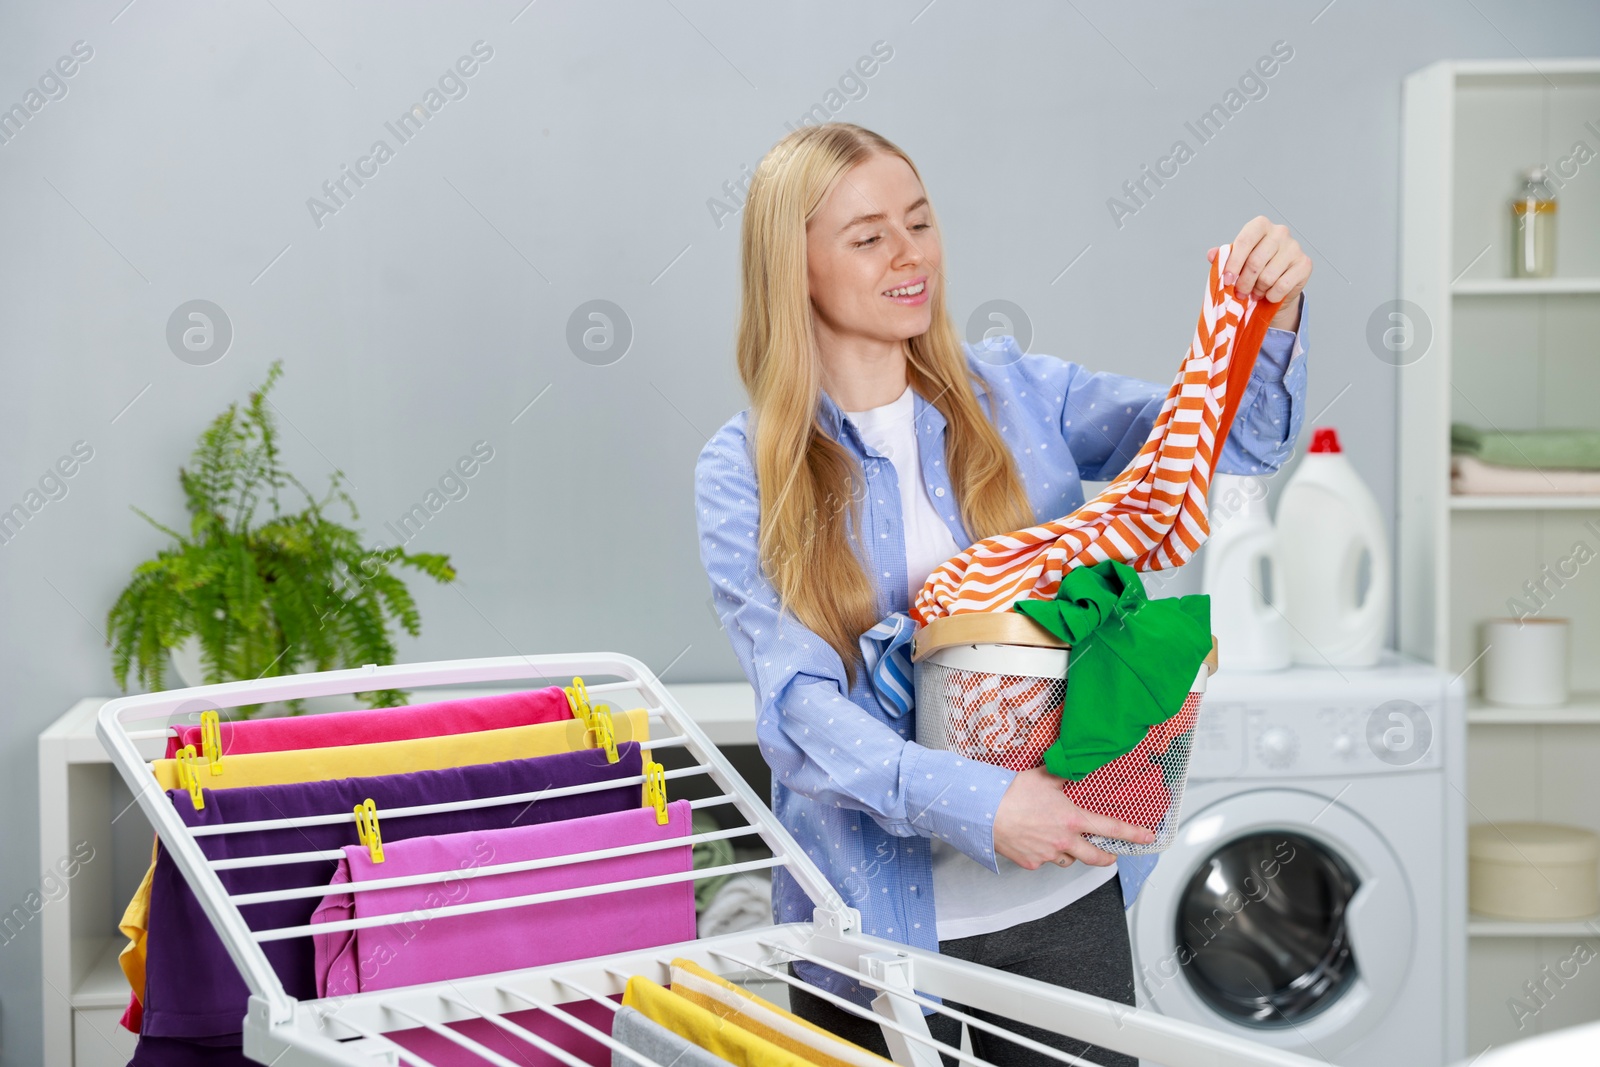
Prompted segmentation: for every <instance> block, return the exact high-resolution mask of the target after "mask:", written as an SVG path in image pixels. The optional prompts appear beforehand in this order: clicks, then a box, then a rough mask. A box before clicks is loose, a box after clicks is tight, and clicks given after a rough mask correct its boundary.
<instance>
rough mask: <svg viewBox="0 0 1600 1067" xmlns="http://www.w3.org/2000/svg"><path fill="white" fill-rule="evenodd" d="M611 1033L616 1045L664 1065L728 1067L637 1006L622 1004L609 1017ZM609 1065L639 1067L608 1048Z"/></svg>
mask: <svg viewBox="0 0 1600 1067" xmlns="http://www.w3.org/2000/svg"><path fill="white" fill-rule="evenodd" d="M611 1036H612V1037H613V1038H615V1039H616V1041H617V1043H618V1044H621V1045H626V1046H627V1047H628V1048H631V1049H633V1051H635V1052H637V1053H639V1054H640V1055H642V1056H644V1057H645V1059H648V1060H653V1061H655V1062H656V1063H660V1064H665V1065H667V1067H729V1064H728V1061H727V1060H725V1059H723V1058H722V1057H720V1056H713V1055H712V1054H711V1053H709V1052H707V1051H706V1050H705V1049H703V1048H701V1047H700V1046H699V1045H697V1044H695V1043H694V1042H693V1041H690V1040H689V1039H688V1038H686V1037H679V1036H678V1035H677V1034H675V1033H673V1032H672V1031H671V1030H668V1029H667V1028H666V1027H665V1026H662V1025H661V1024H660V1023H658V1022H656V1021H655V1020H654V1019H650V1018H647V1017H646V1016H645V1015H644V1014H643V1013H641V1012H640V1011H639V1009H638V1008H630V1007H627V1006H626V1005H624V1006H623V1007H622V1009H621V1010H620V1011H618V1012H617V1014H616V1015H615V1016H614V1017H613V1018H612V1020H611ZM611 1067H639V1065H638V1064H636V1063H634V1062H633V1061H632V1060H630V1059H628V1057H626V1056H624V1055H623V1054H622V1053H620V1052H618V1051H617V1050H616V1049H612V1050H611Z"/></svg>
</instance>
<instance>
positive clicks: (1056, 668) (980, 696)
mask: <svg viewBox="0 0 1600 1067" xmlns="http://www.w3.org/2000/svg"><path fill="white" fill-rule="evenodd" d="M1070 655H1071V651H1070V648H1069V647H1068V646H1067V645H1066V644H1065V643H1063V642H1062V641H1060V640H1058V639H1057V638H1056V637H1055V635H1053V634H1051V633H1050V632H1049V631H1047V630H1045V629H1044V628H1043V627H1041V626H1039V625H1038V624H1037V623H1035V622H1034V621H1033V620H1032V619H1029V618H1028V617H1027V616H1025V615H1021V614H1018V613H1016V612H973V613H971V614H966V615H951V616H946V617H945V618H942V619H936V620H934V621H933V622H931V623H929V624H928V625H927V626H925V627H923V628H922V629H921V630H919V631H918V633H917V637H916V643H915V647H914V651H913V653H912V660H913V662H914V663H915V671H916V690H917V704H916V722H917V732H916V739H917V743H918V744H920V745H922V746H924V747H926V748H940V749H948V750H950V751H952V752H957V753H960V754H961V755H963V756H967V757H969V758H971V759H976V760H982V761H983V762H985V763H993V764H998V765H999V766H1002V767H1007V768H1009V769H1011V770H1014V771H1025V770H1028V769H1030V768H1033V767H1037V766H1039V765H1040V764H1042V763H1043V762H1044V751H1045V749H1047V748H1049V747H1050V746H1051V745H1052V744H1053V743H1054V742H1055V740H1056V737H1057V736H1058V735H1059V733H1060V728H1061V704H1062V701H1063V699H1064V698H1065V696H1066V692H1067V680H1066V679H1067V663H1068V662H1069V657H1070ZM1216 656H1217V649H1216V638H1212V646H1211V653H1210V654H1209V655H1208V656H1207V657H1206V659H1205V661H1204V662H1203V663H1202V664H1201V666H1200V670H1199V672H1198V673H1197V674H1196V675H1195V680H1194V684H1193V685H1192V686H1191V687H1190V689H1189V696H1188V698H1187V699H1186V700H1185V701H1184V702H1183V707H1182V708H1181V709H1180V710H1179V711H1178V713H1177V714H1176V715H1174V716H1172V717H1171V718H1170V719H1168V720H1166V721H1165V722H1162V723H1157V724H1156V725H1155V726H1152V727H1150V728H1149V730H1148V731H1147V732H1146V733H1145V736H1144V739H1143V740H1142V741H1140V742H1139V744H1138V745H1137V746H1136V747H1135V748H1134V749H1133V750H1132V751H1130V752H1128V753H1126V754H1125V755H1123V756H1120V757H1119V758H1117V759H1115V760H1112V761H1111V762H1110V763H1107V764H1106V765H1105V766H1103V767H1101V768H1099V769H1098V770H1096V771H1095V772H1094V773H1092V774H1090V775H1088V776H1086V777H1085V778H1083V779H1081V780H1080V781H1076V782H1072V781H1069V782H1067V784H1066V785H1065V787H1063V792H1065V793H1066V794H1067V796H1069V797H1071V798H1072V801H1073V803H1075V804H1077V805H1078V806H1079V807H1080V808H1084V809H1085V810H1087V811H1092V812H1095V813H1096V814H1099V815H1105V816H1109V817H1110V818H1113V819H1121V820H1122V821H1123V822H1129V823H1133V824H1134V825H1135V826H1144V827H1147V828H1149V829H1150V830H1152V831H1154V832H1155V835H1156V836H1155V840H1154V841H1152V842H1150V843H1149V844H1142V843H1138V842H1133V841H1122V840H1118V839H1115V838H1108V837H1103V836H1101V835H1099V834H1087V835H1085V836H1086V837H1087V838H1088V839H1089V840H1090V841H1091V842H1093V843H1094V844H1095V845H1096V846H1097V847H1099V848H1102V849H1105V850H1106V851H1107V852H1114V853H1120V854H1122V855H1141V854H1144V853H1149V852H1160V851H1161V850H1162V849H1165V848H1166V847H1167V846H1168V845H1170V844H1171V843H1172V839H1173V836H1174V835H1175V834H1176V832H1177V828H1178V812H1179V809H1180V806H1181V804H1182V801H1183V790H1184V783H1185V781H1186V780H1187V778H1188V775H1189V752H1190V748H1191V746H1192V743H1193V739H1194V727H1195V723H1196V721H1197V720H1198V718H1199V715H1200V699H1201V696H1202V695H1203V694H1204V693H1205V686H1206V678H1207V676H1208V675H1209V674H1210V673H1211V671H1213V670H1215V669H1216Z"/></svg>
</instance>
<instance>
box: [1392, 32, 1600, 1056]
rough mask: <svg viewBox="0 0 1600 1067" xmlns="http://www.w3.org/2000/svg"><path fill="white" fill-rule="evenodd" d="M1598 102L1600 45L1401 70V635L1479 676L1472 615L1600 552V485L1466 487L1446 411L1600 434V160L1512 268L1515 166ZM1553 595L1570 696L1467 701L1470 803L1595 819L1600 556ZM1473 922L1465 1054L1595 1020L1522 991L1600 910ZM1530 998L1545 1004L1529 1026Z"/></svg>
mask: <svg viewBox="0 0 1600 1067" xmlns="http://www.w3.org/2000/svg"><path fill="white" fill-rule="evenodd" d="M1596 116H1600V59H1567V60H1550V59H1540V60H1537V61H1534V62H1531V63H1530V62H1528V61H1525V60H1505V61H1501V60H1494V61H1445V62H1440V63H1435V64H1433V65H1432V66H1429V67H1426V68H1424V69H1422V70H1420V71H1417V72H1416V73H1414V74H1412V75H1411V76H1410V77H1408V78H1407V79H1406V81H1405V86H1404V120H1403V121H1404V135H1403V136H1404V141H1403V149H1402V155H1403V160H1402V190H1401V226H1402V233H1401V266H1400V296H1401V298H1402V299H1404V300H1406V301H1409V302H1410V303H1411V304H1412V305H1414V307H1415V308H1416V309H1418V310H1419V311H1420V315H1421V318H1422V320H1423V321H1422V322H1421V323H1414V324H1413V325H1414V326H1420V327H1424V328H1426V329H1427V330H1428V331H1429V333H1430V334H1431V341H1430V343H1429V345H1428V347H1427V348H1426V349H1425V350H1423V351H1420V352H1408V353H1406V354H1405V356H1404V358H1403V359H1402V360H1401V362H1402V364H1403V365H1402V366H1401V367H1400V368H1399V371H1398V373H1399V379H1400V426H1399V439H1400V457H1399V462H1400V470H1399V476H1400V493H1399V558H1400V563H1401V566H1400V567H1399V568H1398V578H1399V611H1400V647H1401V650H1402V651H1404V652H1408V653H1410V654H1412V655H1415V656H1418V657H1420V658H1423V659H1427V660H1430V661H1431V662H1434V663H1438V664H1441V665H1444V666H1447V667H1448V669H1450V670H1451V671H1458V672H1463V673H1468V672H1475V671H1476V670H1477V666H1476V661H1477V658H1478V653H1479V651H1480V649H1479V642H1478V624H1479V623H1480V622H1481V621H1482V620H1484V619H1487V618H1492V617H1502V616H1506V615H1508V614H1510V613H1511V612H1510V611H1509V610H1508V601H1510V600H1511V599H1512V598H1519V599H1523V600H1524V601H1526V599H1527V590H1526V587H1525V584H1524V583H1526V582H1529V581H1537V580H1540V579H1541V577H1542V576H1543V575H1544V574H1546V573H1547V572H1544V571H1542V568H1544V567H1545V566H1546V565H1553V564H1555V563H1556V562H1557V561H1559V560H1561V559H1563V558H1565V557H1567V556H1569V555H1570V554H1571V553H1572V551H1573V548H1574V544H1575V543H1576V542H1578V541H1580V540H1581V541H1584V542H1585V543H1586V544H1587V545H1588V547H1589V548H1590V549H1591V550H1593V551H1594V552H1596V553H1597V555H1600V516H1596V515H1595V514H1593V513H1594V512H1597V511H1600V496H1592V497H1563V496H1546V495H1529V496H1525V497H1524V496H1481V497H1457V496H1452V495H1451V493H1450V423H1451V422H1452V421H1457V420H1458V421H1463V422H1470V423H1472V424H1474V425H1476V426H1479V427H1481V428H1484V429H1496V428H1498V429H1504V430H1510V429H1534V428H1541V427H1590V428H1600V411H1597V410H1596V409H1595V401H1596V399H1597V398H1600V159H1591V160H1590V161H1589V162H1588V163H1585V164H1577V163H1576V160H1575V158H1574V159H1573V163H1572V165H1570V166H1568V167H1567V168H1566V169H1565V170H1564V171H1563V170H1562V169H1560V168H1558V169H1557V176H1558V177H1559V178H1560V179H1561V181H1562V183H1563V184H1562V185H1561V186H1559V187H1557V189H1556V198H1557V202H1558V204H1559V209H1558V212H1557V216H1556V217H1557V236H1556V272H1557V275H1556V276H1555V277H1552V278H1541V279H1525V278H1512V277H1509V274H1510V265H1509V262H1510V248H1511V241H1510V238H1511V214H1510V208H1509V201H1510V199H1511V197H1512V196H1513V195H1514V194H1515V192H1516V191H1517V190H1518V188H1519V187H1520V185H1521V181H1520V178H1519V174H1518V172H1519V171H1520V170H1521V169H1522V168H1525V167H1528V166H1532V165H1534V164H1537V163H1544V164H1546V165H1550V166H1555V165H1556V164H1557V163H1558V162H1559V161H1561V160H1562V159H1565V158H1569V157H1574V146H1575V142H1578V141H1583V142H1584V143H1585V144H1586V145H1587V146H1588V147H1589V149H1590V150H1591V151H1600V133H1597V132H1596V128H1595V127H1596V126H1600V122H1596V121H1595V120H1596ZM1586 124H1587V125H1586ZM1417 336H1420V333H1419V334H1418V335H1417ZM1586 513H1587V514H1586ZM1547 590H1548V591H1547V594H1546V595H1545V596H1543V597H1542V598H1541V599H1542V600H1543V602H1544V605H1545V607H1544V610H1543V613H1544V614H1547V615H1550V616H1563V617H1566V618H1569V619H1571V621H1572V641H1573V657H1572V659H1573V662H1572V677H1571V679H1570V682H1571V685H1572V689H1573V694H1574V695H1573V699H1572V700H1571V702H1570V703H1569V704H1568V705H1567V706H1565V707H1561V708H1554V709H1543V710H1532V709H1516V708H1501V707H1495V706H1493V705H1489V704H1486V703H1484V702H1483V701H1482V700H1481V699H1479V700H1474V701H1473V702H1472V703H1471V704H1470V705H1469V710H1468V716H1467V721H1468V724H1469V727H1470V729H1469V733H1468V783H1470V784H1469V785H1468V784H1464V785H1463V787H1464V788H1465V789H1466V792H1467V795H1468V810H1469V819H1470V821H1472V822H1475V823H1476V822H1486V821H1508V820H1518V819H1537V820H1542V821H1550V822H1561V823H1567V824H1571V825H1578V826H1584V827H1587V828H1589V829H1593V830H1596V831H1600V775H1597V774H1596V773H1595V771H1594V768H1595V767H1596V766H1597V765H1600V656H1596V655H1595V654H1594V653H1595V650H1596V649H1597V647H1600V561H1596V562H1594V563H1591V564H1589V565H1588V566H1586V567H1583V568H1581V569H1580V570H1579V572H1578V575H1577V577H1576V578H1572V579H1564V580H1563V581H1562V582H1561V583H1560V584H1556V583H1550V582H1547ZM1467 681H1468V690H1469V692H1476V691H1477V690H1478V689H1479V680H1478V678H1477V677H1476V675H1475V674H1471V673H1469V674H1468V679H1467ZM1468 920H1469V921H1468V933H1469V935H1470V938H1471V944H1470V948H1469V959H1468V980H1467V994H1468V1013H1467V1014H1468V1020H1469V1022H1468V1035H1467V1036H1468V1048H1469V1050H1474V1051H1475V1050H1481V1049H1483V1048H1484V1047H1485V1046H1487V1045H1490V1044H1494V1045H1500V1044H1504V1043H1506V1042H1508V1041H1511V1040H1514V1039H1516V1038H1520V1037H1527V1036H1530V1035H1531V1034H1533V1033H1537V1032H1543V1031H1548V1030H1553V1029H1557V1028H1560V1027H1564V1026H1570V1025H1574V1024H1576V1023H1579V1022H1585V1021H1589V1020H1593V1019H1597V1018H1600V983H1595V982H1588V983H1582V982H1569V983H1567V984H1566V986H1565V987H1564V988H1563V989H1561V990H1560V992H1559V993H1558V994H1556V995H1554V996H1547V997H1546V998H1545V999H1546V1001H1547V1003H1543V1004H1541V1003H1540V1002H1539V1001H1537V1000H1533V999H1532V998H1531V997H1530V993H1529V989H1530V987H1529V986H1528V985H1527V983H1535V984H1537V983H1539V982H1540V981H1542V980H1543V979H1544V978H1545V977H1546V972H1543V971H1542V968H1544V967H1545V966H1547V965H1549V966H1551V967H1552V968H1554V966H1555V965H1556V964H1557V963H1558V962H1559V961H1562V960H1566V959H1568V958H1569V957H1570V956H1571V955H1572V952H1573V949H1574V946H1575V945H1576V944H1577V943H1578V942H1580V941H1584V942H1587V943H1588V944H1589V946H1590V948H1591V949H1600V916H1595V917H1592V918H1591V919H1587V920H1574V921H1568V922H1545V923H1526V922H1510V921H1505V920H1498V919H1488V918H1482V917H1477V916H1470V915H1469V917H1468ZM1518 1000H1520V1001H1522V1002H1523V1003H1524V1004H1525V1006H1526V1007H1530V1008H1532V1009H1534V1011H1533V1014H1532V1016H1531V1017H1529V1016H1527V1015H1526V1014H1525V1013H1524V1014H1523V1016H1522V1019H1521V1024H1522V1025H1520V1026H1519V1018H1518V1014H1517V1013H1514V1012H1513V1010H1512V1006H1513V1003H1514V1002H1515V1001H1518Z"/></svg>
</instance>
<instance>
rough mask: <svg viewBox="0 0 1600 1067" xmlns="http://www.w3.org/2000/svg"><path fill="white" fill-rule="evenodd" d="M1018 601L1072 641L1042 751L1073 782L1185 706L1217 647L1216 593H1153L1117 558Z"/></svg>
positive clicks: (1056, 770) (1052, 766)
mask: <svg viewBox="0 0 1600 1067" xmlns="http://www.w3.org/2000/svg"><path fill="white" fill-rule="evenodd" d="M1011 607H1012V610H1013V611H1017V612H1020V613H1022V614H1023V615H1026V616H1028V617H1029V618H1030V619H1032V620H1034V621H1035V622H1037V623H1039V624H1040V625H1041V626H1043V627H1044V628H1045V629H1047V630H1049V631H1050V632H1051V633H1052V634H1054V635H1055V636H1056V637H1057V638H1059V639H1060V640H1062V641H1066V642H1068V643H1069V644H1070V645H1071V646H1072V651H1071V652H1069V653H1068V655H1067V671H1066V679H1067V691H1066V696H1065V698H1064V699H1063V701H1062V705H1061V732H1060V735H1059V736H1058V737H1057V738H1056V740H1055V741H1054V743H1052V744H1051V745H1050V747H1049V748H1047V749H1045V752H1044V765H1045V767H1047V768H1048V769H1049V771H1050V773H1051V774H1054V775H1058V776H1060V777H1062V778H1066V779H1069V780H1071V781H1077V780H1079V779H1081V778H1083V777H1085V776H1087V775H1089V774H1091V773H1093V772H1094V771H1095V770H1097V769H1099V768H1100V767H1102V766H1104V765H1105V764H1107V763H1110V762H1111V761H1112V760H1115V759H1117V758H1118V757H1119V756H1122V755H1123V754H1125V753H1128V752H1130V751H1132V750H1133V749H1134V747H1135V746H1137V745H1138V744H1140V742H1141V741H1143V740H1144V739H1145V738H1146V733H1147V731H1148V730H1149V729H1150V727H1152V726H1155V725H1157V724H1159V723H1163V722H1166V721H1167V720H1168V719H1170V718H1172V716H1174V715H1176V714H1177V713H1178V712H1179V711H1181V710H1182V708H1183V705H1184V701H1185V700H1186V699H1187V697H1188V695H1189V689H1190V687H1191V686H1192V685H1193V684H1194V679H1195V676H1196V675H1197V674H1198V673H1199V671H1200V665H1201V663H1202V662H1203V661H1204V660H1205V658H1206V656H1207V654H1209V653H1210V651H1211V598H1210V597H1208V596H1206V595H1205V594H1203V593H1201V594H1195V595H1193V596H1181V597H1162V598H1159V599H1156V600H1151V599H1149V597H1148V596H1146V594H1145V590H1144V582H1143V581H1142V580H1141V579H1140V578H1139V574H1138V572H1137V571H1135V570H1134V569H1133V568H1132V567H1130V566H1128V565H1127V564H1126V563H1123V562H1121V561H1119V560H1106V561H1105V562H1103V563H1096V564H1095V565H1093V566H1091V567H1079V568H1077V569H1075V570H1072V571H1069V572H1068V573H1067V574H1066V575H1065V576H1064V577H1063V578H1062V579H1061V583H1060V585H1059V586H1058V587H1057V589H1056V595H1055V599H1054V600H1019V601H1017V602H1016V603H1015V604H1013V605H1011ZM1163 747H1164V746H1163ZM1152 770H1155V771H1156V776H1157V778H1158V779H1159V777H1160V771H1159V770H1158V769H1156V768H1154V767H1152ZM1162 792H1163V793H1165V789H1163V790H1162ZM1162 810H1163V811H1165V810H1166V809H1165V805H1164V804H1163V805H1162ZM1139 825H1141V826H1151V825H1152V824H1149V823H1139Z"/></svg>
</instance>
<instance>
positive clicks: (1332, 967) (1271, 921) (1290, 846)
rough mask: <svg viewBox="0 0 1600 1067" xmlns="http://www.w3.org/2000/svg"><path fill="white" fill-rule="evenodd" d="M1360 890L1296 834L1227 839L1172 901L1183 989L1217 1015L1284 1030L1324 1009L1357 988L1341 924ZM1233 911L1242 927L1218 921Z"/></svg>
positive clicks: (1346, 870) (1347, 872)
mask: <svg viewBox="0 0 1600 1067" xmlns="http://www.w3.org/2000/svg"><path fill="white" fill-rule="evenodd" d="M1286 855H1292V856H1293V857H1294V861H1293V862H1290V863H1284V862H1283V860H1282V857H1284V856H1286ZM1274 869H1275V870H1276V877H1275V878H1272V879H1270V880H1269V879H1267V878H1266V877H1265V876H1264V872H1266V871H1269V870H1274ZM1359 884H1360V882H1359V880H1358V879H1357V877H1356V875H1355V872H1354V871H1352V870H1351V869H1350V866H1349V864H1347V863H1346V862H1345V861H1344V860H1343V859H1342V858H1341V857H1340V856H1339V855H1338V854H1337V853H1336V852H1334V851H1332V850H1331V849H1329V848H1327V847H1326V846H1324V845H1323V844H1321V843H1320V842H1316V841H1312V840H1311V839H1310V838H1307V837H1304V836H1302V835H1300V834H1296V833H1291V832H1287V831H1279V832H1272V831H1261V832H1258V833H1254V834H1249V835H1246V836H1244V837H1240V838H1236V839H1235V840H1233V841H1230V842H1228V843H1227V844H1225V845H1223V846H1222V847H1221V848H1218V849H1217V850H1215V851H1214V852H1212V853H1211V855H1210V856H1208V857H1206V859H1205V860H1204V862H1202V863H1201V864H1200V866H1199V868H1198V869H1197V870H1196V871H1195V872H1194V874H1193V875H1192V876H1191V877H1190V879H1189V884H1188V885H1187V886H1185V887H1184V890H1183V893H1182V895H1181V896H1180V897H1179V900H1178V906H1177V909H1176V910H1177V929H1176V932H1175V935H1174V943H1175V944H1176V945H1178V946H1179V947H1180V949H1182V950H1183V952H1184V954H1186V955H1189V956H1191V957H1192V959H1191V960H1190V963H1189V973H1188V977H1189V982H1190V984H1191V985H1192V986H1193V987H1194V990H1195V992H1196V993H1197V994H1199V996H1200V998H1201V999H1202V1000H1204V1001H1205V1002H1206V1003H1207V1004H1209V1005H1211V1007H1212V1008H1214V1009H1215V1010H1216V1011H1217V1012H1218V1013H1219V1014H1221V1015H1223V1016H1226V1017H1229V1018H1233V1019H1237V1020H1239V1021H1241V1022H1245V1023H1251V1024H1255V1025H1258V1026H1292V1025H1295V1024H1297V1023H1299V1022H1302V1021H1303V1020H1305V1019H1306V1018H1309V1017H1310V1016H1312V1015H1315V1014H1316V1013H1317V1012H1319V1011H1321V1010H1323V1009H1325V1008H1327V1007H1328V1006H1329V1005H1330V1004H1333V1003H1334V1002H1336V1001H1337V1000H1338V998H1339V997H1340V996H1341V995H1343V994H1344V993H1345V992H1346V991H1347V990H1348V989H1349V987H1350V986H1351V985H1352V984H1353V983H1354V981H1355V977H1356V961H1355V956H1354V954H1353V953H1352V951H1351V948H1350V931H1349V927H1348V923H1347V918H1348V911H1349V907H1350V900H1351V898H1352V897H1354V896H1355V893H1356V889H1357V887H1358V886H1359ZM1252 907H1253V908H1254V910H1253V911H1252V910H1249V909H1250V908H1252ZM1235 912H1237V914H1238V916H1239V918H1240V919H1241V920H1244V921H1236V922H1225V921H1222V919H1221V918H1219V917H1227V916H1231V915H1233V914H1234V913H1235Z"/></svg>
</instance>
